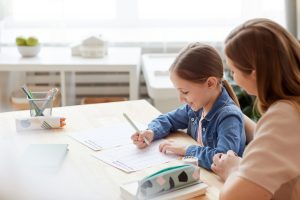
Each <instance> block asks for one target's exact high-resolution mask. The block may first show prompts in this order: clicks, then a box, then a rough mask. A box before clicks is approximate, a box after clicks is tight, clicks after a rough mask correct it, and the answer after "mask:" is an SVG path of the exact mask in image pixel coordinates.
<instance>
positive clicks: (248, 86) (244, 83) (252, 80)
mask: <svg viewBox="0 0 300 200" xmlns="http://www.w3.org/2000/svg"><path fill="white" fill-rule="evenodd" d="M226 60H227V65H228V66H229V68H230V70H231V73H232V76H233V79H234V81H235V82H236V84H238V85H239V86H240V87H242V88H243V89H244V90H246V92H247V93H248V94H250V95H255V96H257V87H256V72H255V70H253V71H252V72H251V74H245V73H243V72H242V71H241V70H239V69H238V68H236V67H235V66H234V62H233V61H231V60H230V59H229V58H227V59H226Z"/></svg>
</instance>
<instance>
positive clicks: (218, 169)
mask: <svg viewBox="0 0 300 200" xmlns="http://www.w3.org/2000/svg"><path fill="white" fill-rule="evenodd" d="M241 160H242V158H240V157H238V156H237V155H236V153H234V152H233V151H231V150H229V151H227V154H223V153H218V154H216V155H214V157H213V164H212V165H211V169H212V170H213V171H214V172H215V173H216V174H217V175H219V176H220V177H221V178H222V179H223V180H224V181H225V180H226V179H227V178H228V176H229V175H230V174H231V173H232V172H234V171H237V170H238V167H239V164H240V161H241Z"/></svg>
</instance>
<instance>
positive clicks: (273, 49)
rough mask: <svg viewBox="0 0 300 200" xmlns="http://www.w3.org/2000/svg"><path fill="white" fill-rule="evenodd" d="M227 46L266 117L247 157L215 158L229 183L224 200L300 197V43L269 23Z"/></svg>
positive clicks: (247, 29)
mask: <svg viewBox="0 0 300 200" xmlns="http://www.w3.org/2000/svg"><path fill="white" fill-rule="evenodd" d="M225 43H226V47H225V53H226V57H227V62H228V64H229V66H230V68H231V71H232V72H233V74H234V75H233V77H234V79H235V81H236V83H237V84H239V85H240V86H241V87H243V88H244V89H245V90H246V91H247V92H248V93H250V94H253V95H256V96H257V100H258V101H257V105H258V109H259V111H260V113H261V114H262V117H261V118H260V120H259V121H258V123H257V126H256V128H255V132H254V138H253V140H252V141H251V142H250V143H249V145H248V146H247V148H246V150H245V153H244V155H243V158H242V159H241V158H239V157H237V156H235V155H233V153H232V152H231V151H229V152H228V153H227V154H217V155H215V157H214V164H213V165H212V169H213V171H215V172H216V173H217V174H219V175H220V176H221V177H222V178H223V179H224V180H226V182H225V185H224V188H223V189H222V192H221V195H220V199H222V200H224V199H230V200H235V199H243V200H247V199H256V200H261V199H279V200H280V199H284V200H285V199H289V200H296V199H300V156H299V155H298V154H297V153H296V152H299V150H300V146H299V144H300V129H299V122H300V45H299V43H298V41H297V39H296V38H294V37H293V36H292V35H291V34H290V33H288V32H287V31H286V30H285V29H284V28H282V27H281V26H280V25H278V24H276V23H275V22H272V21H270V20H267V19H254V20H250V21H248V22H246V23H244V24H243V25H241V26H240V27H238V28H237V29H236V30H234V31H233V32H232V33H231V34H230V35H229V36H228V38H227V39H226V42H225ZM252 129H253V128H252ZM233 172H236V173H233ZM227 177H228V178H227Z"/></svg>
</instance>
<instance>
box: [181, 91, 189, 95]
mask: <svg viewBox="0 0 300 200" xmlns="http://www.w3.org/2000/svg"><path fill="white" fill-rule="evenodd" d="M181 93H182V94H184V95H187V94H188V93H189V92H183V91H182V92H181Z"/></svg>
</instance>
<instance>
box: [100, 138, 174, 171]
mask: <svg viewBox="0 0 300 200" xmlns="http://www.w3.org/2000/svg"><path fill="white" fill-rule="evenodd" d="M161 142H163V140H159V141H156V142H153V143H151V144H150V145H149V146H148V147H146V148H144V149H139V148H137V147H136V146H135V145H134V144H129V145H125V146H121V147H116V148H112V149H107V150H103V151H100V152H97V153H96V154H95V157H96V158H98V159H99V160H102V161H103V162H105V163H107V164H110V165H112V166H114V167H116V168H119V169H121V170H123V171H125V172H134V171H138V170H142V169H145V168H148V167H151V166H154V165H159V164H162V163H166V162H169V161H172V160H176V159H178V156H176V155H174V154H164V153H161V152H160V151H159V144H160V143H161Z"/></svg>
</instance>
